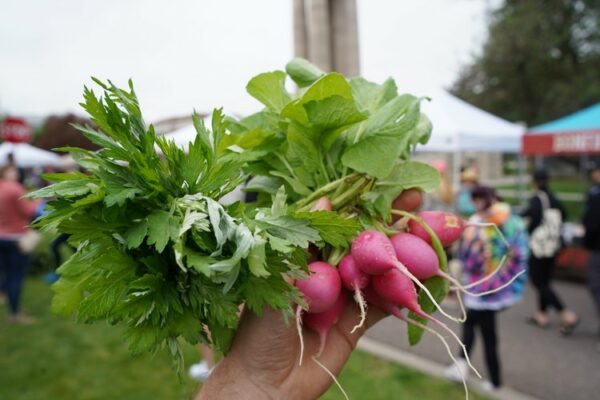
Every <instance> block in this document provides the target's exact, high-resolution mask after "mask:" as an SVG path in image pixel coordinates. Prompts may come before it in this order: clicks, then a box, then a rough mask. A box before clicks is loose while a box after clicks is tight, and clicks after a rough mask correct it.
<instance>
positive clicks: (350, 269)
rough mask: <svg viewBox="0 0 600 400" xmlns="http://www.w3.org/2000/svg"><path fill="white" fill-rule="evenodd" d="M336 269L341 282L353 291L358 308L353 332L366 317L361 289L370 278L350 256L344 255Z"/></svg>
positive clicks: (367, 283) (366, 284)
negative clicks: (357, 318)
mask: <svg viewBox="0 0 600 400" xmlns="http://www.w3.org/2000/svg"><path fill="white" fill-rule="evenodd" d="M338 271H339V273H340V278H341V279H342V284H343V285H344V287H345V288H346V289H348V290H351V291H353V292H354V300H355V301H356V303H357V304H358V306H359V308H360V321H359V323H358V324H357V325H356V326H354V328H352V330H351V331H350V333H354V331H356V330H357V329H358V328H360V327H362V326H363V325H364V323H365V319H366V317H367V313H366V304H365V299H364V298H363V296H362V293H361V289H364V288H366V287H367V286H368V285H369V281H370V280H371V279H370V277H369V275H367V274H365V273H364V272H363V271H361V270H360V269H359V268H358V267H357V266H356V262H355V261H354V258H352V256H349V255H348V256H345V257H344V258H342V261H340V264H339V265H338Z"/></svg>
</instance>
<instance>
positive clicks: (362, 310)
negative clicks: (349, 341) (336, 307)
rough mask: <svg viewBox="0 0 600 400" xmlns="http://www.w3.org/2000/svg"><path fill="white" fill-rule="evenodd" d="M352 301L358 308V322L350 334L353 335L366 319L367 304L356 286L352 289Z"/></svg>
mask: <svg viewBox="0 0 600 400" xmlns="http://www.w3.org/2000/svg"><path fill="white" fill-rule="evenodd" d="M354 300H355V301H356V303H357V304H358V307H359V308H360V322H359V323H358V324H357V325H355V326H354V328H352V330H351V331H350V333H354V332H355V331H356V330H357V329H359V328H361V327H362V326H363V325H364V324H365V319H366V318H367V302H366V301H365V298H364V297H363V295H362V293H361V292H360V289H359V288H358V286H357V287H355V288H354Z"/></svg>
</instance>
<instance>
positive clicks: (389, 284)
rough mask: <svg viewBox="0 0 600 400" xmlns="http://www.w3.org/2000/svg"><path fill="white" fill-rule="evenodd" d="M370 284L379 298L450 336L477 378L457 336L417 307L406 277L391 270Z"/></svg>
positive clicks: (413, 292) (395, 270) (411, 287)
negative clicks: (408, 311)
mask: <svg viewBox="0 0 600 400" xmlns="http://www.w3.org/2000/svg"><path fill="white" fill-rule="evenodd" d="M372 284H373V289H375V291H376V292H377V294H379V295H380V296H381V298H383V299H384V300H386V301H387V302H389V303H391V304H393V305H396V306H400V307H404V308H407V309H408V310H410V311H412V312H413V313H415V314H417V315H418V316H419V317H422V318H425V319H427V320H429V321H431V322H433V323H435V324H437V325H439V326H440V327H441V328H442V329H444V330H445V331H446V332H448V333H449V334H450V335H452V337H453V338H454V339H455V340H456V341H457V342H458V343H459V345H460V346H461V347H462V349H463V353H464V355H465V360H466V361H467V363H468V364H469V366H470V367H471V368H472V369H473V370H474V371H475V372H476V373H477V375H478V376H479V372H477V370H475V368H474V367H473V366H472V365H471V360H470V359H469V354H468V353H467V350H466V348H465V346H464V344H463V343H462V342H461V341H460V339H459V338H458V336H456V334H455V333H454V331H452V329H450V328H449V327H448V326H447V325H446V324H444V323H443V322H441V321H439V320H437V319H436V318H434V317H432V316H431V315H429V314H427V313H426V312H425V311H423V310H422V309H421V306H419V303H418V301H417V291H416V290H415V286H414V285H413V283H412V281H411V280H410V279H409V278H408V277H407V276H405V275H404V274H403V273H402V272H400V271H398V270H397V269H391V270H390V271H389V272H386V273H385V274H383V275H378V276H374V277H373V281H372Z"/></svg>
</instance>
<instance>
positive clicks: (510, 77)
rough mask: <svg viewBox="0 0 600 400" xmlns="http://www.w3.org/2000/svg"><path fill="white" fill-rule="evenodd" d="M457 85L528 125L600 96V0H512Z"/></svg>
mask: <svg viewBox="0 0 600 400" xmlns="http://www.w3.org/2000/svg"><path fill="white" fill-rule="evenodd" d="M451 91H452V93H454V94H455V95H457V96H458V97H461V98H463V99H465V100H466V101H468V102H470V103H473V104H475V105H477V106H478V107H481V108H483V109H485V110H488V111H490V112H492V113H494V114H497V115H499V116H502V117H504V118H506V119H509V120H512V121H524V122H526V123H527V124H528V125H529V126H531V125H536V124H540V123H543V122H547V121H549V120H552V119H555V118H558V117H561V116H563V115H566V114H569V113H571V112H574V111H577V110H579V109H581V108H583V107H586V106H589V105H591V104H594V103H596V102H598V101H600V0H505V2H504V4H503V5H502V6H500V7H499V8H497V9H496V10H495V11H493V12H492V13H491V15H490V26H489V33H488V39H487V41H486V43H485V44H484V46H483V49H482V52H481V54H480V55H478V56H477V57H475V59H474V60H473V62H472V63H471V64H470V65H467V66H466V67H464V68H463V70H462V71H461V73H460V75H459V77H458V79H457V80H456V82H455V83H454V84H453V86H452V87H451Z"/></svg>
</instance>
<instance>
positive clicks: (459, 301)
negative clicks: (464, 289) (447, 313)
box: [456, 292, 467, 323]
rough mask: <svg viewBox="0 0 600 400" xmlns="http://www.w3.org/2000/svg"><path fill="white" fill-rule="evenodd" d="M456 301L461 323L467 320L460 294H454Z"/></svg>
mask: <svg viewBox="0 0 600 400" xmlns="http://www.w3.org/2000/svg"><path fill="white" fill-rule="evenodd" d="M456 299H457V300H458V306H459V307H460V313H461V315H462V317H461V318H460V322H461V323H463V322H465V321H466V320H467V310H466V309H465V304H464V303H463V300H462V296H461V294H460V292H456Z"/></svg>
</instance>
